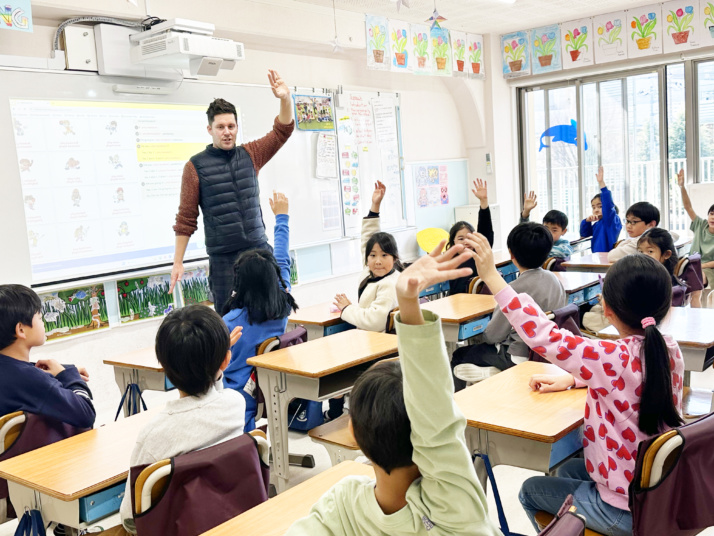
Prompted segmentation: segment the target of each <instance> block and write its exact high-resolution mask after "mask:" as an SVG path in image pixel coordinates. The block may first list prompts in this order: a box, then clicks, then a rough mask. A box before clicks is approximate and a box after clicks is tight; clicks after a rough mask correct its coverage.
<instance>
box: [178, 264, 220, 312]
mask: <svg viewBox="0 0 714 536" xmlns="http://www.w3.org/2000/svg"><path fill="white" fill-rule="evenodd" d="M181 297H182V300H183V304H184V306H186V305H196V304H200V305H213V302H212V301H211V294H210V288H209V286H208V265H205V266H199V267H197V268H194V269H193V270H189V271H186V272H184V274H183V277H182V278H181Z"/></svg>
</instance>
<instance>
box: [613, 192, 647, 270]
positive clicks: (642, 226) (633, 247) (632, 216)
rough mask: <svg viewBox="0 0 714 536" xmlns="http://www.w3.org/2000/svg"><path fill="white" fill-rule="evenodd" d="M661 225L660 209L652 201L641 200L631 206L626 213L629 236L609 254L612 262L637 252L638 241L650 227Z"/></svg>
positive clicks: (626, 226) (626, 227)
mask: <svg viewBox="0 0 714 536" xmlns="http://www.w3.org/2000/svg"><path fill="white" fill-rule="evenodd" d="M658 225H659V209H658V208H657V207H656V206H654V205H653V204H652V203H648V202H647V201H640V202H639V203H635V204H634V205H632V206H630V208H628V209H627V212H626V213H625V229H626V231H627V236H628V238H626V239H624V240H622V241H620V243H619V244H618V245H617V247H616V248H615V249H613V250H611V251H610V252H609V253H608V254H607V260H608V261H610V262H615V261H619V260H620V259H622V258H623V257H625V256H626V255H631V254H633V253H637V241H638V240H639V239H640V237H641V236H642V235H643V234H644V232H645V231H647V230H648V229H653V228H655V227H657V226H658Z"/></svg>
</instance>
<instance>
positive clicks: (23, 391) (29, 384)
mask: <svg viewBox="0 0 714 536" xmlns="http://www.w3.org/2000/svg"><path fill="white" fill-rule="evenodd" d="M15 411H27V412H29V413H34V414H35V415H42V416H46V417H51V418H53V419H57V420H59V421H61V422H65V423H67V424H69V425H71V426H75V427H77V428H92V427H93V426H94V418H95V416H96V412H95V411H94V406H93V405H92V393H91V391H90V390H89V387H87V384H86V383H85V382H84V381H83V380H82V378H81V377H80V376H79V372H78V371H77V368H76V367H74V366H72V365H65V369H64V370H63V371H62V372H60V373H59V374H57V376H55V377H53V376H52V375H51V374H48V373H47V372H45V371H43V370H40V369H38V368H36V367H35V365H34V363H28V362H27V361H20V360H19V359H14V358H12V357H9V356H6V355H4V354H0V415H7V414H8V413H13V412H15Z"/></svg>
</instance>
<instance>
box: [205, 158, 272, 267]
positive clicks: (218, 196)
mask: <svg viewBox="0 0 714 536" xmlns="http://www.w3.org/2000/svg"><path fill="white" fill-rule="evenodd" d="M191 163H193V165H194V167H195V168H196V173H197V174H198V182H199V192H200V197H199V205H200V206H201V212H202V213H203V226H204V230H205V233H206V250H207V251H208V254H209V255H222V254H227V253H234V252H236V251H240V250H242V249H247V248H253V247H258V246H260V245H262V244H264V243H266V242H267V241H268V237H267V236H265V224H264V223H263V212H262V210H261V209H260V197H259V194H260V188H259V186H258V176H257V174H256V173H255V167H254V166H253V161H252V160H251V159H250V156H249V155H248V151H246V150H245V149H244V148H243V147H240V146H239V147H235V148H234V149H231V150H230V151H224V150H223V149H216V148H215V147H214V146H213V145H208V146H207V147H206V150H205V151H203V152H201V153H198V154H196V155H194V156H192V157H191Z"/></svg>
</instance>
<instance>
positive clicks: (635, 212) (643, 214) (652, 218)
mask: <svg viewBox="0 0 714 536" xmlns="http://www.w3.org/2000/svg"><path fill="white" fill-rule="evenodd" d="M630 215H632V216H634V217H635V218H639V219H641V220H642V221H643V222H645V223H651V222H655V225H659V209H658V208H657V207H656V206H654V205H653V204H652V203H648V202H647V201H640V202H639V203H635V204H634V205H631V206H630V208H628V209H627V212H626V213H625V217H627V216H630Z"/></svg>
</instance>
